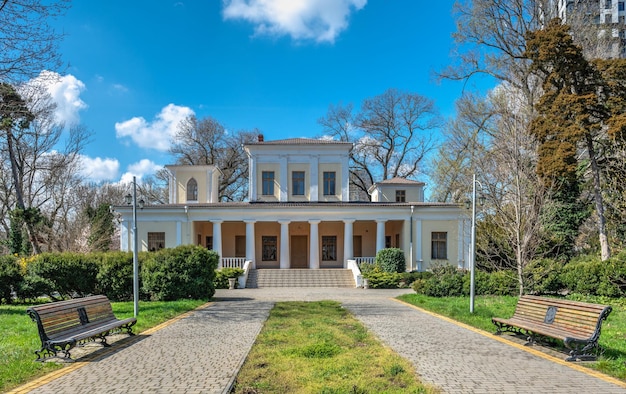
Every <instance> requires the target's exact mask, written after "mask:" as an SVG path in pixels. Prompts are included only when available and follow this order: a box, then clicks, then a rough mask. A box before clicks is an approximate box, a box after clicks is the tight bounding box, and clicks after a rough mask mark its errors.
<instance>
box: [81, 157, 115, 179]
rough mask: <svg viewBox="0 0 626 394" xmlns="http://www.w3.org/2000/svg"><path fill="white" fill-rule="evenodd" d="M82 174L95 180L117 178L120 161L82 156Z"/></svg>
mask: <svg viewBox="0 0 626 394" xmlns="http://www.w3.org/2000/svg"><path fill="white" fill-rule="evenodd" d="M80 167H81V175H82V176H83V177H84V178H86V179H88V180H92V181H94V182H100V181H110V180H113V179H115V178H117V176H118V174H119V171H120V162H119V161H118V160H117V159H109V158H106V159H102V158H100V157H89V156H81V158H80Z"/></svg>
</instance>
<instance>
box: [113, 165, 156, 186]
mask: <svg viewBox="0 0 626 394" xmlns="http://www.w3.org/2000/svg"><path fill="white" fill-rule="evenodd" d="M162 168H163V166H161V165H158V164H156V163H155V162H153V161H151V160H148V159H142V160H140V161H138V162H137V163H134V164H131V165H129V166H128V171H127V172H125V173H124V174H122V177H121V179H120V183H132V181H133V176H135V177H137V182H139V181H140V180H141V178H143V176H144V175H152V174H155V173H156V172H157V171H159V170H161V169H162Z"/></svg>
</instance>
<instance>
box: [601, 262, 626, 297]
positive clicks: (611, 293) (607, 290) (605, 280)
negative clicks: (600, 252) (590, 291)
mask: <svg viewBox="0 0 626 394" xmlns="http://www.w3.org/2000/svg"><path fill="white" fill-rule="evenodd" d="M601 272H602V275H601V278H600V286H598V291H597V294H598V295H599V296H604V297H624V296H626V252H622V253H620V254H618V255H616V256H613V257H612V258H610V259H609V260H607V261H605V262H604V265H603V269H602V271H601Z"/></svg>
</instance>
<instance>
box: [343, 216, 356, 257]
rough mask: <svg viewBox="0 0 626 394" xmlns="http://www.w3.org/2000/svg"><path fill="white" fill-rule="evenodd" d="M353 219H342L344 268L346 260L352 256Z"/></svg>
mask: <svg viewBox="0 0 626 394" xmlns="http://www.w3.org/2000/svg"><path fill="white" fill-rule="evenodd" d="M354 222H355V219H344V220H343V267H344V268H346V264H347V261H348V260H350V259H353V258H354V256H353V254H354V243H353V241H354V230H353V228H354V226H353V223H354Z"/></svg>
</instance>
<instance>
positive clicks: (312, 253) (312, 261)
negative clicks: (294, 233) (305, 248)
mask: <svg viewBox="0 0 626 394" xmlns="http://www.w3.org/2000/svg"><path fill="white" fill-rule="evenodd" d="M320 222H321V220H309V225H310V227H311V228H310V233H311V235H310V238H311V239H310V242H309V244H310V245H311V246H310V249H309V268H311V269H318V268H319V267H320V236H319V224H320Z"/></svg>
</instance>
